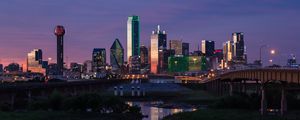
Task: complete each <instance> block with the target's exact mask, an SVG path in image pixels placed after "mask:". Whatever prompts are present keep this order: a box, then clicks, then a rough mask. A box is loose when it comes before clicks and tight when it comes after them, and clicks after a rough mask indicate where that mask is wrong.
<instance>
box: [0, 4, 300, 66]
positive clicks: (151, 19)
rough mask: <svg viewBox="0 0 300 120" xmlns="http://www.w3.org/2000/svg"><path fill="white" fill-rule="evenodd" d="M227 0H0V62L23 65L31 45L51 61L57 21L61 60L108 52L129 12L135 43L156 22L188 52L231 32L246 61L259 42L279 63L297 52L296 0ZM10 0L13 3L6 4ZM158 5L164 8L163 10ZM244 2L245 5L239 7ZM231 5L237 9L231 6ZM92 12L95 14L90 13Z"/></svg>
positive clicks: (120, 34)
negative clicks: (135, 23)
mask: <svg viewBox="0 0 300 120" xmlns="http://www.w3.org/2000/svg"><path fill="white" fill-rule="evenodd" d="M233 1H234V0H233ZM233 1H226V2H223V1H222V2H219V1H218V2H217V3H218V4H216V1H212V2H208V1H190V2H189V3H182V2H179V1H174V2H173V1H164V2H163V3H162V4H161V5H157V7H158V8H159V9H158V10H152V9H151V7H147V6H151V5H156V3H158V2H159V1H148V2H146V3H145V4H147V5H144V4H139V5H140V6H137V7H136V8H130V7H131V6H134V5H130V4H122V3H123V2H120V1H119V2H116V1H111V2H106V3H104V4H103V6H105V5H107V6H108V7H103V8H101V6H100V7H99V4H98V5H93V4H94V3H93V4H92V3H86V2H83V1H75V2H70V1H62V5H59V4H54V3H55V2H54V3H53V4H50V3H47V2H46V4H45V3H43V2H33V1H5V2H3V1H1V4H0V11H1V12H0V13H1V16H0V18H1V19H2V21H1V22H0V26H2V27H1V28H0V31H1V33H2V34H1V35H0V40H1V41H2V42H3V43H1V44H0V60H1V61H0V63H3V64H4V65H7V64H8V63H11V62H13V61H14V62H18V63H20V64H24V65H25V64H26V54H27V53H28V52H30V51H31V50H32V49H34V48H39V49H42V50H43V51H44V52H43V53H44V54H45V56H44V60H45V59H47V58H49V57H51V58H52V60H53V61H50V62H51V63H55V62H56V61H55V59H56V45H55V44H56V41H55V36H54V35H53V27H55V26H56V25H58V24H61V25H63V26H65V27H66V29H67V30H68V32H67V34H66V35H65V43H64V45H65V62H68V63H71V62H79V63H83V61H85V60H90V59H91V54H90V53H91V52H92V50H93V48H106V50H109V47H110V46H111V44H112V43H113V41H114V40H115V38H120V42H121V43H122V45H124V46H126V40H127V39H126V19H127V17H128V16H131V15H133V14H134V15H138V16H140V19H141V23H140V25H141V45H145V46H149V44H150V35H151V31H152V30H153V28H155V26H157V25H161V26H162V27H163V28H164V30H166V31H168V40H171V39H182V40H183V42H187V43H192V44H191V45H190V51H194V50H196V49H197V45H199V44H200V42H201V40H202V39H210V40H213V41H215V42H216V45H215V46H216V49H219V48H222V44H223V43H224V42H226V41H227V40H228V38H230V36H231V33H233V32H244V34H245V45H246V46H247V55H248V58H249V62H252V61H253V60H256V59H258V57H259V56H258V54H259V51H258V48H259V47H260V46H261V45H264V44H267V45H268V46H269V47H270V48H274V49H276V50H277V51H279V52H278V54H279V55H277V58H278V59H276V60H274V62H276V61H278V62H279V63H277V64H285V63H286V60H287V58H288V57H289V55H290V54H295V55H296V56H299V53H296V52H297V47H298V45H297V44H293V43H296V42H297V40H298V39H299V38H300V36H299V34H297V29H299V27H300V25H299V23H297V21H299V20H300V18H299V17H298V16H297V14H298V13H299V11H300V10H299V7H297V5H299V4H297V3H299V2H298V1H289V2H281V1H269V0H264V1H259V0H257V1H254V2H249V1H243V2H240V1H239V2H233ZM12 3H13V4H14V6H15V7H12ZM114 3H117V4H114ZM138 3H139V2H138V1H137V4H138ZM164 5H165V6H166V7H165V8H164V9H163V6H164ZM196 5H200V6H199V7H195V6H196ZM238 5H240V6H238ZM245 5H247V6H248V8H247V7H246V8H243V7H244V6H245ZM18 6H24V7H22V8H19V7H18ZM60 6H64V7H65V8H62V7H60ZM113 6H115V7H116V8H118V7H120V8H118V9H116V8H114V7H113ZM193 6H194V7H193ZM218 6H223V8H224V11H221V10H220V9H218V10H214V9H213V8H216V7H218ZM231 6H236V7H237V8H236V9H240V10H235V9H231V8H230V7H231ZM53 7H56V8H61V9H58V10H57V9H52V8H53ZM100 8H101V9H100ZM127 8H130V9H128V10H126V9H127ZM111 9H112V11H111ZM64 10H65V11H64ZM101 10H103V11H102V12H99V13H98V12H97V11H101ZM243 10H244V11H243ZM120 11H122V12H120ZM53 13H57V14H55V15H54V14H53ZM96 15H98V17H94V16H96ZM105 16H106V18H104V17H105ZM193 17H194V18H193ZM75 18H76V19H75ZM183 18H184V19H183ZM188 18H189V19H188ZM191 18H193V19H191ZM203 18H207V19H204V20H203ZM249 18H251V19H249ZM106 22H108V23H109V24H108V23H106ZM275 23H276V24H275ZM106 24H107V25H106ZM178 28H180V29H178ZM190 28H192V29H190ZM85 29H86V30H85ZM124 49H125V50H127V48H124ZM72 53H78V54H72ZM125 53H126V52H125ZM264 54H265V55H264V56H265V57H264V58H263V59H264V62H266V61H268V59H269V56H268V55H267V54H268V51H267V50H265V53H264ZM108 55H109V54H107V56H106V57H107V58H109V57H108ZM279 58H281V60H279ZM274 59H275V58H274ZM107 61H109V60H107Z"/></svg>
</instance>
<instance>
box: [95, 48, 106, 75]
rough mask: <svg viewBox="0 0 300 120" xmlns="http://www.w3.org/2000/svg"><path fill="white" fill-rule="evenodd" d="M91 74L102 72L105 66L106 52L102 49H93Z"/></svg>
mask: <svg viewBox="0 0 300 120" xmlns="http://www.w3.org/2000/svg"><path fill="white" fill-rule="evenodd" d="M92 61H93V62H92V69H93V72H103V71H104V70H105V66H106V51H105V49H104V48H94V50H93V55H92Z"/></svg>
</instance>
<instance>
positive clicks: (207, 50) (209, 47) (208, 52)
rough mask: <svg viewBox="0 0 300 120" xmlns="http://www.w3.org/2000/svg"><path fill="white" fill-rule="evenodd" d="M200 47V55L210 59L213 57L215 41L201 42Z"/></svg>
mask: <svg viewBox="0 0 300 120" xmlns="http://www.w3.org/2000/svg"><path fill="white" fill-rule="evenodd" d="M201 46H202V53H203V54H204V55H205V56H206V57H211V56H213V55H214V51H215V41H211V40H202V41H201Z"/></svg>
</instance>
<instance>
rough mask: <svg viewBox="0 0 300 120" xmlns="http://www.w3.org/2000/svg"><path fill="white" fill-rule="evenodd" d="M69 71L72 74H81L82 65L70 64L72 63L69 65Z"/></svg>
mask: <svg viewBox="0 0 300 120" xmlns="http://www.w3.org/2000/svg"><path fill="white" fill-rule="evenodd" d="M70 70H71V71H72V72H78V73H82V72H83V65H82V64H79V63H75V62H72V63H70Z"/></svg>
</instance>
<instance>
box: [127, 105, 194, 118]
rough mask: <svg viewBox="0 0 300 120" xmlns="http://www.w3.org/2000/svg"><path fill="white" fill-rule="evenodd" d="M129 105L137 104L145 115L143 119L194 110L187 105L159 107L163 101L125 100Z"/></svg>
mask: <svg viewBox="0 0 300 120" xmlns="http://www.w3.org/2000/svg"><path fill="white" fill-rule="evenodd" d="M126 103H127V104H128V105H130V106H139V107H140V108H141V112H142V114H143V115H145V116H147V117H145V118H143V120H161V119H162V118H163V117H165V116H168V115H172V114H175V113H179V112H190V111H195V110H196V109H195V108H188V107H178V106H177V107H167V108H166V107H161V105H163V102H161V101H155V102H126Z"/></svg>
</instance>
